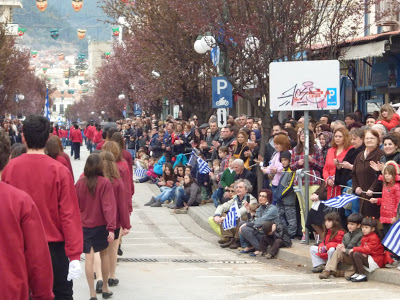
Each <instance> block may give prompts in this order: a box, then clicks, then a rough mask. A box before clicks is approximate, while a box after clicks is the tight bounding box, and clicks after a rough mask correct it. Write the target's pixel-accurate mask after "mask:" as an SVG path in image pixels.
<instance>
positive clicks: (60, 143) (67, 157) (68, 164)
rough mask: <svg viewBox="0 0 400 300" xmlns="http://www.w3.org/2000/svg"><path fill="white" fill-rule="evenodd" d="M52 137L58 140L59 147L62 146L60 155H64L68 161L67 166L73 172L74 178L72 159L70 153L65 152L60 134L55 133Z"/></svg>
mask: <svg viewBox="0 0 400 300" xmlns="http://www.w3.org/2000/svg"><path fill="white" fill-rule="evenodd" d="M50 139H53V140H55V141H56V142H57V144H58V148H60V156H62V157H64V158H65V160H66V161H67V168H68V170H69V171H70V172H71V174H72V178H74V171H73V169H72V165H71V160H70V158H69V156H68V154H67V153H65V152H64V148H63V146H62V142H61V140H60V138H59V137H58V136H54V135H53V136H51V137H50Z"/></svg>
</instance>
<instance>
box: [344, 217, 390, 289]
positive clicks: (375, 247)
mask: <svg viewBox="0 0 400 300" xmlns="http://www.w3.org/2000/svg"><path fill="white" fill-rule="evenodd" d="M376 226H377V223H376V220H375V219H373V218H364V220H363V221H362V222H361V230H362V233H363V235H364V237H363V238H362V239H361V245H360V246H359V247H354V248H353V249H351V250H350V251H349V256H350V260H351V261H352V264H353V267H354V270H355V272H356V273H355V274H354V275H353V276H351V277H349V278H347V280H350V281H352V282H361V281H367V275H365V271H366V270H365V269H364V266H366V267H367V268H368V269H367V271H368V272H373V271H375V270H376V269H378V268H382V267H383V266H384V265H385V255H384V248H383V246H382V244H381V240H380V238H379V237H378V235H377V234H376V233H375V230H376Z"/></svg>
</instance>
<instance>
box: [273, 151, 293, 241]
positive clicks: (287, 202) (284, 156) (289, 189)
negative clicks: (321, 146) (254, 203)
mask: <svg viewBox="0 0 400 300" xmlns="http://www.w3.org/2000/svg"><path fill="white" fill-rule="evenodd" d="M291 156H292V154H291V153H290V152H289V151H282V152H281V156H280V161H281V164H282V166H283V171H282V176H281V178H280V179H279V184H278V187H277V190H276V193H277V196H276V199H277V203H276V207H277V208H278V211H279V222H280V223H281V224H287V226H288V232H289V235H290V237H291V238H294V237H295V235H296V232H297V217H296V193H295V192H294V191H293V182H294V177H295V172H293V171H292V170H291V169H290V159H291Z"/></svg>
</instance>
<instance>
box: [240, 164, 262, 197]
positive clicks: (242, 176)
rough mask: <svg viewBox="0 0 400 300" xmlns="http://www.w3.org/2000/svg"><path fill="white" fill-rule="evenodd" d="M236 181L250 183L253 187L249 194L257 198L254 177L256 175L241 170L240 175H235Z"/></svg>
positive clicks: (255, 178) (255, 179)
mask: <svg viewBox="0 0 400 300" xmlns="http://www.w3.org/2000/svg"><path fill="white" fill-rule="evenodd" d="M238 179H247V180H248V181H249V182H250V184H251V185H252V186H253V191H252V192H251V194H252V195H253V196H254V197H255V198H257V177H256V175H255V174H254V173H253V172H251V171H249V170H247V169H243V172H242V174H240V175H239V174H236V175H235V181H236V180H238Z"/></svg>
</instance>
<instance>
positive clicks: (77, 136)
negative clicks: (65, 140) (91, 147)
mask: <svg viewBox="0 0 400 300" xmlns="http://www.w3.org/2000/svg"><path fill="white" fill-rule="evenodd" d="M69 139H70V140H71V141H72V142H73V143H81V144H82V132H81V131H80V130H79V129H74V130H73V131H71V132H70V134H69Z"/></svg>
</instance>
